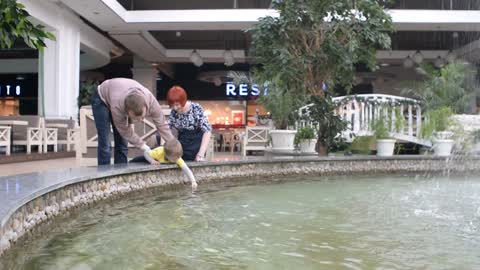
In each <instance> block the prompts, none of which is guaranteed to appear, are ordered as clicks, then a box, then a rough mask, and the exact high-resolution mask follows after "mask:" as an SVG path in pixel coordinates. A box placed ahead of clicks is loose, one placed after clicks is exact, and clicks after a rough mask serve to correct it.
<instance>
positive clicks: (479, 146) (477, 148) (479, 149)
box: [471, 142, 480, 155]
mask: <svg viewBox="0 0 480 270" xmlns="http://www.w3.org/2000/svg"><path fill="white" fill-rule="evenodd" d="M471 153H472V154H474V155H480V142H477V143H475V144H474V145H473V147H472V151H471Z"/></svg>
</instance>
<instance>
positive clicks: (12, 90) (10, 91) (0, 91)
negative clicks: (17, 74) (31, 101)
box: [0, 84, 22, 97]
mask: <svg viewBox="0 0 480 270" xmlns="http://www.w3.org/2000/svg"><path fill="white" fill-rule="evenodd" d="M21 95H22V88H21V86H20V85H10V84H5V85H0V96H4V97H5V96H6V97H19V96H21Z"/></svg>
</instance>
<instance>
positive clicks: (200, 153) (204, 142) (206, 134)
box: [195, 131, 212, 161]
mask: <svg viewBox="0 0 480 270" xmlns="http://www.w3.org/2000/svg"><path fill="white" fill-rule="evenodd" d="M211 136H212V132H210V131H207V132H204V133H203V137H202V143H201V144H200V150H198V154H197V156H196V157H195V161H201V160H203V158H204V157H205V152H206V151H207V147H208V143H209V142H210V137H211Z"/></svg>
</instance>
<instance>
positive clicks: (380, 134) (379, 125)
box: [373, 119, 390, 140]
mask: <svg viewBox="0 0 480 270" xmlns="http://www.w3.org/2000/svg"><path fill="white" fill-rule="evenodd" d="M373 134H374V136H375V139H377V140H384V139H390V130H389V128H388V122H387V121H385V120H384V119H378V120H375V121H373Z"/></svg>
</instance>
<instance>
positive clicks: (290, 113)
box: [258, 82, 303, 152]
mask: <svg viewBox="0 0 480 270" xmlns="http://www.w3.org/2000/svg"><path fill="white" fill-rule="evenodd" d="M302 100H303V99H302V97H301V96H299V95H294V94H293V93H292V92H290V91H285V90H284V88H281V87H280V86H279V85H278V84H276V83H275V82H270V83H269V85H268V90H267V91H262V94H261V95H260V97H259V98H258V103H259V104H261V105H263V106H264V107H265V109H266V110H267V111H268V112H269V113H270V115H271V117H272V120H273V124H274V126H275V129H273V130H270V132H269V133H270V137H271V142H272V151H276V152H293V150H294V149H295V144H294V142H295V134H296V133H297V131H296V130H289V129H288V127H289V125H291V124H293V123H294V122H295V119H296V116H297V115H298V114H297V113H296V110H297V109H298V108H299V107H300V106H301V104H302V103H303V101H302Z"/></svg>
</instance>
